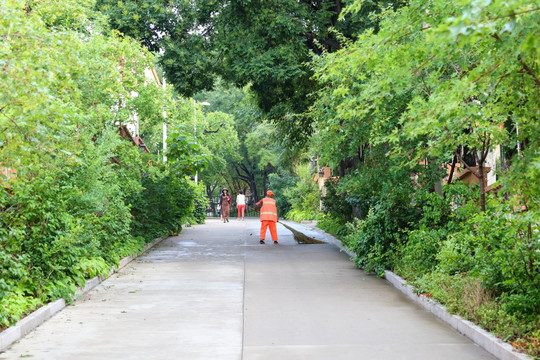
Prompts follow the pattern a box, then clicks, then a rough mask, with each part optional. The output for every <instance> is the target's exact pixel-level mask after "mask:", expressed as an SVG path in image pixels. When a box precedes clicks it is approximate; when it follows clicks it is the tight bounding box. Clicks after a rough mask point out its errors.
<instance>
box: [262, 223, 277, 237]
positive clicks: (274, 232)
mask: <svg viewBox="0 0 540 360" xmlns="http://www.w3.org/2000/svg"><path fill="white" fill-rule="evenodd" d="M266 228H270V235H271V236H272V241H277V230H276V222H275V221H270V220H261V240H264V238H265V237H266Z"/></svg>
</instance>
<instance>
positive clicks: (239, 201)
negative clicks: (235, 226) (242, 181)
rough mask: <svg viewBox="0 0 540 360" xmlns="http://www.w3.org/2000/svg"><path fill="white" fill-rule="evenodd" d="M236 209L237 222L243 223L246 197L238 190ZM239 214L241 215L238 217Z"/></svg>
mask: <svg viewBox="0 0 540 360" xmlns="http://www.w3.org/2000/svg"><path fill="white" fill-rule="evenodd" d="M236 207H237V208H238V220H240V219H242V221H244V211H245V209H246V196H245V195H244V192H243V191H242V190H240V191H239V192H238V195H236ZM240 214H241V215H240Z"/></svg>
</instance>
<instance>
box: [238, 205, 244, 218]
mask: <svg viewBox="0 0 540 360" xmlns="http://www.w3.org/2000/svg"><path fill="white" fill-rule="evenodd" d="M237 207H238V217H241V218H242V219H243V218H244V210H245V209H246V205H238V206H237Z"/></svg>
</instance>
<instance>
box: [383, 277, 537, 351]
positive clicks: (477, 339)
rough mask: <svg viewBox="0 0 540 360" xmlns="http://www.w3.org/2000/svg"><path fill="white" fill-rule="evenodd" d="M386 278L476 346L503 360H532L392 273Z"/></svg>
mask: <svg viewBox="0 0 540 360" xmlns="http://www.w3.org/2000/svg"><path fill="white" fill-rule="evenodd" d="M384 277H385V279H386V280H388V282H390V284H392V285H393V286H394V287H395V288H396V289H398V290H399V291H401V292H402V293H403V294H405V296H407V297H408V298H409V299H411V300H412V301H414V302H415V303H417V304H418V305H420V306H421V307H423V308H424V309H425V310H428V311H430V312H431V313H432V314H434V315H435V316H437V317H438V318H439V319H441V320H442V321H444V322H445V323H447V324H448V325H450V326H451V327H453V328H454V329H455V330H457V331H458V332H459V333H461V334H463V335H465V336H466V337H468V338H469V339H471V340H472V341H473V342H474V343H475V344H477V345H478V346H480V347H481V348H483V349H484V350H486V351H487V352H489V353H490V354H492V355H493V356H495V357H496V358H497V359H501V360H531V358H530V357H528V356H526V355H525V354H521V353H518V352H517V351H515V350H514V348H513V347H512V346H511V345H510V344H507V343H505V342H503V341H501V340H500V339H499V338H497V337H496V336H494V335H493V334H491V333H489V332H487V331H485V330H484V329H482V328H481V327H479V326H477V325H475V324H473V323H472V322H470V321H467V320H465V319H463V318H461V317H460V316H457V315H452V314H450V313H449V312H448V311H446V308H445V307H444V306H442V305H440V304H438V303H437V302H435V301H434V300H432V299H430V298H429V297H427V296H424V295H421V294H417V293H415V288H414V287H413V286H411V285H407V282H406V281H405V280H404V279H402V278H401V277H399V276H398V275H396V274H394V273H393V272H391V271H388V270H385V272H384Z"/></svg>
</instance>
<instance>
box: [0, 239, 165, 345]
mask: <svg viewBox="0 0 540 360" xmlns="http://www.w3.org/2000/svg"><path fill="white" fill-rule="evenodd" d="M167 237H168V236H164V237H160V238H157V239H156V240H154V241H153V242H151V243H148V244H146V245H145V246H144V247H143V248H142V250H141V251H140V252H139V253H136V254H134V255H131V256H127V257H125V258H123V259H122V260H120V262H119V264H118V267H117V268H113V269H112V270H111V271H110V273H109V275H107V276H106V277H104V278H100V277H99V276H96V277H94V278H92V279H90V280H87V281H86V283H85V284H84V287H83V288H79V289H78V290H77V291H76V292H75V295H74V296H73V298H74V299H75V298H77V297H80V296H81V295H83V294H86V293H87V292H89V291H90V290H92V289H93V288H95V287H96V286H97V285H99V284H101V283H102V282H103V281H105V280H107V279H108V278H109V277H111V276H112V275H113V274H114V273H116V272H118V271H119V270H120V269H122V268H123V267H125V266H126V265H127V264H129V263H130V262H131V261H133V260H134V259H136V258H138V257H139V256H141V255H143V254H144V253H146V252H147V251H148V250H150V249H151V248H152V247H153V246H155V245H157V244H159V243H160V242H161V241H163V240H164V239H166V238H167ZM65 307H66V301H65V300H64V299H59V300H56V301H53V302H51V303H49V304H47V305H44V306H42V307H40V308H39V309H37V310H35V311H34V312H32V313H31V314H29V315H27V316H25V317H24V318H22V319H21V320H19V321H18V322H17V323H16V324H15V325H13V326H11V327H9V328H7V329H6V330H4V331H2V332H1V333H0V353H2V352H4V351H6V350H7V349H8V348H9V347H10V346H11V345H12V344H13V343H14V342H16V341H18V340H20V339H22V338H23V337H24V336H26V335H27V334H28V333H29V332H30V331H32V330H34V329H35V328H37V327H38V326H39V325H41V324H43V323H44V322H45V321H47V320H48V319H50V318H51V317H52V316H53V315H55V314H56V313H58V312H59V311H60V310H62V309H63V308H65Z"/></svg>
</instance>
